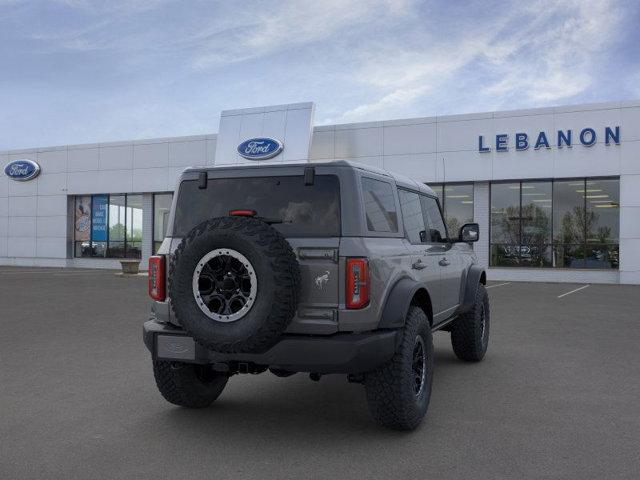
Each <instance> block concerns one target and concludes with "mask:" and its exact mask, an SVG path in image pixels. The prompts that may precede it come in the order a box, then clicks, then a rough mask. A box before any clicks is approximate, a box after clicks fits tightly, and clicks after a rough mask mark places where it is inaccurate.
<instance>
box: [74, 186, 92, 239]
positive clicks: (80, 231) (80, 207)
mask: <svg viewBox="0 0 640 480" xmlns="http://www.w3.org/2000/svg"><path fill="white" fill-rule="evenodd" d="M75 215H76V216H75V239H76V241H80V242H88V241H89V236H90V234H91V197H90V196H85V197H76V213H75Z"/></svg>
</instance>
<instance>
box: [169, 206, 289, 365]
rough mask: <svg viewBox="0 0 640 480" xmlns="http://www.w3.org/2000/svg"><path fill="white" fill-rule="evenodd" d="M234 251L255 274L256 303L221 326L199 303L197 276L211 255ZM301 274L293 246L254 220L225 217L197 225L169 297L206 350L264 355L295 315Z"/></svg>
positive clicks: (173, 269) (177, 259)
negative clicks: (195, 290) (199, 265)
mask: <svg viewBox="0 0 640 480" xmlns="http://www.w3.org/2000/svg"><path fill="white" fill-rule="evenodd" d="M218 248H229V249H234V250H236V251H237V252H239V253H241V254H242V255H244V256H245V257H246V258H247V259H248V260H249V262H251V265H252V266H253V268H254V269H255V275H256V278H257V286H258V287H257V288H258V290H257V293H256V298H255V303H253V305H252V306H251V308H250V310H249V311H248V312H247V313H246V314H245V315H244V316H243V317H242V318H240V319H238V320H235V321H232V322H219V321H216V320H214V319H212V318H210V317H208V316H207V315H206V314H205V313H204V312H203V311H202V310H201V309H200V307H198V305H197V303H196V298H195V296H194V293H193V284H192V282H193V278H192V277H193V273H194V269H195V267H196V265H197V263H198V262H199V261H200V260H201V259H202V258H203V256H204V255H206V254H207V253H209V252H211V251H213V250H215V249H218ZM300 283H301V280H300V268H299V265H298V261H297V259H296V256H295V254H294V252H293V250H292V249H291V246H290V245H289V242H287V240H286V239H285V238H284V237H283V236H282V234H280V232H278V231H277V230H276V229H274V228H273V227H271V226H270V225H268V224H267V223H265V222H263V221H261V220H259V219H256V218H251V217H220V218H214V219H211V220H208V221H206V222H203V223H201V224H199V225H197V226H196V227H195V228H193V229H192V230H191V232H189V234H188V235H187V236H186V237H185V238H184V239H183V240H182V242H181V243H180V245H179V246H178V248H177V249H176V251H175V253H174V256H173V260H172V262H171V264H170V266H169V294H170V298H171V302H172V307H173V310H174V312H175V314H176V317H177V319H178V320H179V322H180V324H181V325H182V327H183V328H184V329H185V330H186V331H187V333H189V334H190V335H191V336H192V337H193V338H194V339H195V340H196V342H198V343H200V344H201V345H203V346H205V347H206V348H208V349H210V350H213V351H217V352H227V353H237V352H250V353H261V352H264V351H266V350H268V349H269V348H270V347H271V346H273V345H274V344H275V343H276V342H277V341H278V339H279V337H280V335H281V334H282V332H284V330H285V329H286V328H287V326H288V325H289V323H290V322H291V319H292V318H293V316H294V315H295V312H296V308H297V304H298V298H299V295H300Z"/></svg>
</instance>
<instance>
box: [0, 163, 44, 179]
mask: <svg viewBox="0 0 640 480" xmlns="http://www.w3.org/2000/svg"><path fill="white" fill-rule="evenodd" d="M4 173H5V174H6V175H7V177H9V178H10V179H12V180H17V181H19V182H26V181H27V180H31V179H33V178H36V177H37V176H38V174H39V173H40V165H38V164H37V163H36V162H34V161H33V160H14V161H13V162H10V163H9V164H7V166H6V167H4Z"/></svg>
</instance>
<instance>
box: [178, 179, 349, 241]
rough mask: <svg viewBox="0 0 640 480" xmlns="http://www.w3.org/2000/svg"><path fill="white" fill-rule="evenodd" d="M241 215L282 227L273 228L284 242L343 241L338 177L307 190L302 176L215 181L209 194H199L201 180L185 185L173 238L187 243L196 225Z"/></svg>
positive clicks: (210, 184)
mask: <svg viewBox="0 0 640 480" xmlns="http://www.w3.org/2000/svg"><path fill="white" fill-rule="evenodd" d="M236 209H249V210H255V211H256V212H257V215H258V216H259V217H263V218H266V219H270V220H278V221H280V222H281V223H273V224H272V226H273V227H274V228H275V229H277V230H279V231H280V232H281V233H282V234H283V235H284V236H285V237H337V236H339V235H340V186H339V181H338V178H337V177H336V176H335V175H316V176H315V180H314V184H313V185H305V184H304V177H303V176H302V175H300V176H287V177H284V176H283V177H252V178H215V179H209V182H208V184H207V188H206V189H199V188H198V181H197V180H185V181H183V182H182V183H181V184H180V191H179V193H178V200H177V203H176V211H175V215H174V228H173V235H174V236H176V237H184V236H185V235H186V234H187V233H189V231H190V230H191V229H192V228H193V227H195V226H196V225H197V224H199V223H201V222H203V221H205V220H208V219H210V218H214V217H226V216H228V215H229V211H230V210H236Z"/></svg>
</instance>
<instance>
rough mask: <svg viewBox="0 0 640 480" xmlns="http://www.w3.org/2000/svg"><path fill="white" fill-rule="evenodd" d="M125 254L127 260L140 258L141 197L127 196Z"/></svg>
mask: <svg viewBox="0 0 640 480" xmlns="http://www.w3.org/2000/svg"><path fill="white" fill-rule="evenodd" d="M125 252H126V253H125V255H126V256H127V257H128V258H140V257H141V256H142V195H127V221H126V248H125Z"/></svg>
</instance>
